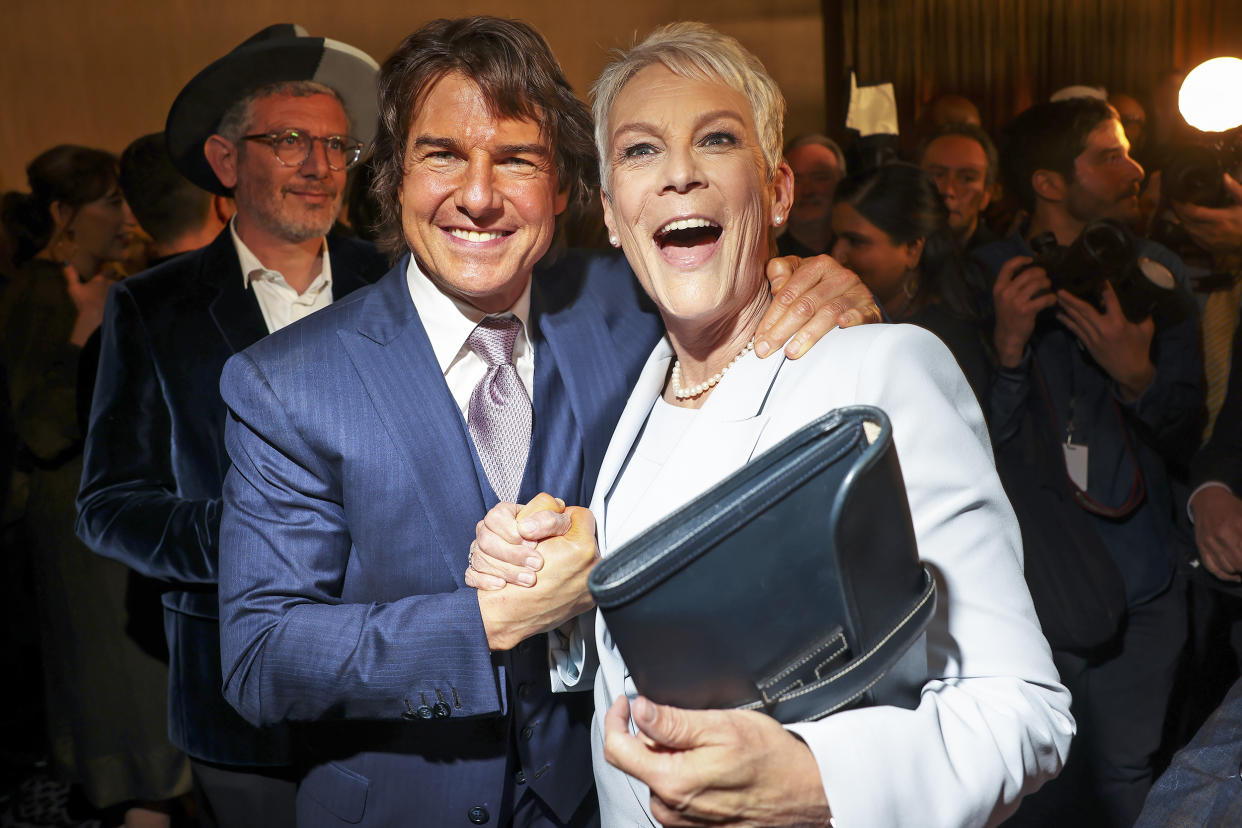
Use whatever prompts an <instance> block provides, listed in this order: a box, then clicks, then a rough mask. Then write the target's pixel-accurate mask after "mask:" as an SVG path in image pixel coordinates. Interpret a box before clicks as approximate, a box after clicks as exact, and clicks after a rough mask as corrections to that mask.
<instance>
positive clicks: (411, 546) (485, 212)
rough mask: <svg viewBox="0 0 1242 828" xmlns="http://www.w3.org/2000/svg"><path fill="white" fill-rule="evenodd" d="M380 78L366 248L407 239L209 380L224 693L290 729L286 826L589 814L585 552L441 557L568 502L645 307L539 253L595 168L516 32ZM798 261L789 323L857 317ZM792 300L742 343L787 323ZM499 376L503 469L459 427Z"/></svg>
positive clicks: (486, 31)
mask: <svg viewBox="0 0 1242 828" xmlns="http://www.w3.org/2000/svg"><path fill="white" fill-rule="evenodd" d="M380 89H381V93H380V109H381V133H380V137H379V141H378V144H377V153H378V158H379V161H380V167H379V171H378V173H377V183H376V193H377V195H378V196H379V200H380V202H381V205H382V210H383V211H384V216H385V219H386V220H387V226H386V233H385V236H384V242H385V244H386V245H387V246H388V248H389V250H390V251H396V250H408V251H410V252H411V253H412V254H413V255H412V256H407V257H406V258H404V259H402V261H401V262H400V263H399V264H398V265H397V267H395V268H394V269H393V270H392V271H390V272H389V273H388V275H387V276H385V277H384V278H383V279H381V280H380V281H379V282H378V283H377V284H376V285H374V286H373V287H372V288H369V289H365V290H362V291H359V292H358V293H356V294H354V295H353V296H351V297H350V298H349V299H347V300H345V301H344V302H339V303H336V304H335V305H333V306H332V307H331V308H329V309H328V310H327V311H325V312H323V313H320V314H316V315H315V316H313V317H311V318H310V319H307V320H305V321H304V322H303V323H301V324H299V325H296V326H293V327H291V328H289V329H288V330H286V331H282V332H280V333H278V334H277V335H275V336H273V337H269V338H268V339H266V340H264V341H262V342H260V343H258V344H256V345H255V346H254V347H252V348H250V349H248V350H247V351H246V352H244V353H243V354H240V355H238V356H237V357H235V358H234V359H232V360H231V361H230V362H229V363H228V365H227V366H226V368H225V371H224V375H223V378H222V381H221V388H222V392H223V394H224V398H225V401H226V403H227V404H228V406H229V408H230V410H231V416H230V419H229V422H228V426H227V435H226V438H227V440H226V441H227V444H228V448H229V453H230V455H231V457H232V459H233V463H234V467H233V469H232V470H231V471H230V473H229V476H228V480H227V482H226V486H225V503H226V505H225V512H224V518H223V523H222V530H221V582H220V583H221V590H220V602H221V606H220V613H221V615H220V617H221V636H222V640H221V644H222V652H223V666H224V682H225V695H226V697H227V698H228V699H229V701H230V702H232V703H233V704H234V705H235V706H236V707H237V709H238V710H239V711H240V712H241V713H242V715H243V716H245V717H246V718H247V719H249V720H250V721H252V722H254V723H256V724H275V723H277V722H283V721H289V720H294V721H302V722H307V723H308V724H305V725H303V726H302V727H300V728H299V732H300V734H301V736H302V737H303V749H302V756H303V757H304V759H305V760H306V762H307V765H308V769H307V773H306V775H305V777H304V778H303V780H302V782H301V785H300V787H299V791H298V803H297V807H298V821H299V825H303V826H321V825H322V826H330V825H341V824H351V825H364V826H372V825H373V826H389V825H427V826H436V828H440V826H452V825H469V824H475V825H482V824H496V825H504V826H508V825H520V826H586V825H593V824H597V823H598V819H599V817H598V813H597V808H596V805H595V798H594V796H593V794H592V774H591V761H590V747H589V741H588V729H587V728H588V725H589V722H590V717H591V701H590V699H589V698H588V697H587V695H586V694H554V693H553V692H552V684H553V679H552V677H551V675H550V672H549V657H548V647H549V646H550V645H549V642H548V640H547V639H548V636H546V635H545V633H548V632H549V631H551V630H553V629H554V628H556V627H558V626H559V625H560V624H561V623H563V622H564V621H566V620H568V619H570V618H572V617H573V616H574V615H576V614H578V613H580V612H581V611H583V610H584V609H586V608H587V607H588V606H589V598H588V597H587V594H586V590H585V575H586V571H587V570H588V569H589V565H590V562H591V559H590V555H589V554H588V555H587V556H586V557H585V559H584V558H582V557H578V558H574V557H573V556H566V560H565V563H566V564H571V565H567V566H565V567H562V566H561V565H560V562H559V561H557V560H555V559H554V558H553V557H552V556H548V559H547V561H546V565H545V567H544V569H543V570H542V572H541V573H540V576H539V584H538V586H537V587H536V588H534V589H532V590H523V591H521V592H520V593H519V592H516V591H512V590H510V591H501V592H497V593H493V594H490V595H489V594H485V593H478V592H476V591H475V590H473V589H470V588H468V587H466V585H465V583H464V579H463V576H464V573H465V570H466V567H467V565H468V555H469V548H470V545H471V542H472V540H473V538H474V534H475V526H476V523H477V522H478V521H479V520H480V519H481V518H483V516H484V515H485V514H486V512H487V510H488V509H489V508H490V507H491V506H493V505H494V504H495V503H497V501H498V500H500V499H501V498H502V497H503V499H505V500H517V501H526V500H529V499H530V498H532V497H533V496H534V495H535V494H536V493H537V492H539V491H545V490H546V491H551V492H556V493H558V494H560V495H562V496H563V497H566V498H573V499H575V500H576V502H579V503H586V502H589V500H590V497H591V494H592V488H593V484H594V480H595V477H596V474H597V473H598V470H599V466H600V463H601V461H602V458H603V454H604V450H605V448H606V446H607V443H608V439H609V436H610V434H611V432H612V429H613V426H614V425H615V423H616V420H617V417H618V416H619V414H620V412H621V410H622V407H623V405H624V402H625V399H626V397H627V394H628V391H629V388H630V385H631V384H632V382H633V381H634V379H635V378H636V376H637V373H638V371H639V369H640V368H641V366H642V363H643V361H644V360H645V358H646V356H647V354H648V352H649V351H650V349H651V347H652V346H653V344H654V342H655V340H656V338H657V337H658V336H659V335H660V327H659V322H658V320H657V318H656V317H655V316H654V314H652V313H651V312H649V310H647V309H646V308H645V307H644V306H643V305H642V304H641V303H640V301H639V289H638V287H637V285H636V283H635V282H634V280H633V277H632V274H631V273H630V271H629V269H628V267H627V266H626V265H625V263H624V261H622V260H621V259H619V258H616V257H611V256H590V255H579V254H568V253H562V254H561V255H560V257H559V258H557V259H556V260H555V261H554V262H553V263H552V264H550V265H548V266H547V267H545V268H542V269H541V270H540V271H539V272H537V273H536V272H535V265H536V262H538V261H539V260H540V259H542V258H543V257H544V254H545V253H546V252H547V251H548V249H549V247H550V246H551V244H552V240H553V235H554V232H555V220H556V216H557V215H558V214H560V213H561V212H562V211H563V210H564V209H565V208H566V206H567V204H568V203H569V202H570V201H572V200H574V199H582V200H585V199H586V198H587V197H588V196H589V194H590V192H591V189H592V183H593V178H594V175H595V173H594V170H595V165H596V160H595V151H594V147H593V145H592V141H591V124H590V116H589V114H588V112H587V110H586V107H585V106H584V105H583V104H582V103H581V102H579V101H578V100H577V99H576V98H575V97H574V95H573V92H572V90H571V89H570V88H569V85H568V83H567V82H566V81H565V79H564V77H563V75H562V73H561V70H560V67H559V66H558V65H557V63H556V61H555V59H554V58H553V57H552V55H551V53H550V51H549V49H548V47H547V44H546V43H545V42H544V41H543V39H542V38H541V37H540V36H539V35H538V34H537V33H536V32H535V31H534V30H533V29H531V28H530V27H529V26H527V25H525V24H522V23H518V22H514V21H505V20H497V19H494V18H470V19H465V20H456V21H448V20H440V21H435V22H433V23H430V24H428V25H427V26H425V27H424V28H422V29H420V30H419V31H418V32H415V33H414V34H413V35H411V36H410V37H408V38H407V39H406V40H405V41H404V42H403V43H402V44H401V46H400V47H399V48H398V49H397V51H396V53H395V54H394V55H393V56H392V57H391V58H389V60H388V61H387V62H386V64H385V66H384V69H383V71H382V73H381V80H380ZM784 266H785V267H786V270H787V265H784ZM819 266H820V268H821V269H820V270H819V271H818V272H816V273H812V274H810V275H809V276H808V275H807V274H802V275H799V276H791V277H789V278H788V279H778V281H779V282H781V286H782V287H783V290H782V292H781V294H782V295H783V296H785V297H786V301H785V302H784V303H782V302H781V301H780V297H778V302H777V303H776V304H777V305H779V306H781V307H782V308H786V307H789V305H790V303H789V301H788V296H789V295H792V293H791V292H790V291H791V285H793V283H794V282H795V281H797V282H798V283H799V284H801V283H803V282H814V281H815V280H816V279H821V282H820V283H819V284H818V286H816V287H812V288H811V289H810V290H808V291H807V294H806V297H805V298H806V302H807V305H808V306H809V307H815V306H820V305H822V306H824V313H822V314H820V315H818V316H816V315H815V314H812V318H811V319H810V320H809V321H807V322H806V325H805V327H804V328H803V334H802V335H803V336H804V337H806V338H807V339H808V340H813V339H815V338H817V337H818V336H819V335H822V334H823V333H824V332H825V331H826V330H827V329H828V328H829V327H831V326H832V325H833V324H834V323H835V321H836V319H837V316H838V312H839V311H846V312H848V313H850V314H851V315H852V316H854V317H857V319H860V320H861V319H862V318H863V317H864V316H868V315H870V314H871V313H872V312H873V309H874V305H873V303H872V302H871V300H870V296H869V294H867V293H866V292H865V289H862V288H860V287H859V286H858V283H857V281H856V280H855V279H853V277H852V276H850V277H849V278H847V277H846V276H845V275H843V271H840V269H839V268H834V267H832V266H830V265H826V264H825V263H824V262H820V263H819ZM780 267H781V266H778V267H777V270H779V269H780ZM774 272H776V271H774ZM825 272H826V274H827V275H826V276H825ZM532 274H534V275H533V278H532ZM782 275H784V271H782ZM799 301H801V300H799ZM795 304H796V303H795ZM780 315H781V314H780V313H779V312H777V313H774V314H773V318H776V317H779V316H780ZM793 317H797V315H796V314H787V315H786V316H785V318H784V321H783V324H781V325H777V327H776V328H774V329H771V330H769V331H768V338H767V340H765V341H764V342H763V343H760V345H763V344H766V342H767V341H776V342H778V343H779V342H783V341H784V336H785V334H784V330H785V328H787V327H798V325H799V324H802V322H803V321H804V320H805V316H803V317H797V318H793ZM491 328H503V329H505V330H507V331H509V332H510V333H509V337H510V339H509V341H508V343H507V344H506V347H505V349H504V353H503V354H501V356H500V357H498V358H497V357H496V356H495V355H494V354H492V355H489V354H488V353H486V352H485V349H484V348H481V347H479V346H478V345H476V344H475V343H476V341H477V340H476V334H479V332H480V331H481V330H483V329H491ZM778 337H779V338H778ZM799 341H800V342H801V341H802V340H799ZM509 348H511V349H512V352H511V354H510V353H509ZM756 350H760V347H759V346H757V348H756ZM767 350H770V348H768V349H767ZM495 371H499V372H501V373H505V372H507V374H506V376H508V377H509V378H510V380H511V382H512V385H511V386H510V389H511V390H514V392H515V393H516V394H517V395H518V397H520V401H521V403H522V406H524V412H523V413H524V415H525V417H526V422H527V424H528V428H529V431H528V432H527V433H528V434H529V445H530V449H529V453H527V452H526V451H525V450H524V446H525V442H524V441H525V440H526V437H524V436H522V437H521V438H520V440H519V438H518V436H517V432H516V431H514V432H513V435H514V436H513V437H512V439H511V440H509V439H508V438H506V440H502V441H501V448H502V449H503V448H505V447H511V446H513V445H516V444H517V443H518V442H521V443H522V446H523V451H522V452H521V458H520V459H519V460H518V461H517V463H516V465H515V466H513V467H509V468H507V469H505V468H501V469H500V470H499V471H497V467H496V465H495V464H494V463H493V462H492V459H493V452H494V449H495V448H496V445H495V444H493V443H492V442H489V440H488V439H487V438H486V437H485V436H479V435H478V433H477V432H476V431H475V424H476V414H477V412H476V406H479V405H482V404H483V403H482V402H481V401H480V397H481V393H480V389H483V388H490V387H491V386H489V385H488V383H490V382H491V379H490V378H491V377H492V376H493V373H494V372H495ZM519 383H520V385H519ZM519 389H520V390H519ZM532 406H533V417H532V416H531V414H532V412H531V408H532ZM472 435H474V436H472ZM509 473H512V476H511V477H509V476H508V474H509ZM505 592H507V594H504V593H505Z"/></svg>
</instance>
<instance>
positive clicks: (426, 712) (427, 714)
mask: <svg viewBox="0 0 1242 828" xmlns="http://www.w3.org/2000/svg"><path fill="white" fill-rule="evenodd" d="M414 715H416V716H418V718H420V719H430V718H432V717H433V716H435V715H436V714H435V713H432V712H431V708H430V707H428V706H427V705H425V704H422V705H419V706H418V709H417V710H415V711H414Z"/></svg>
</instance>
